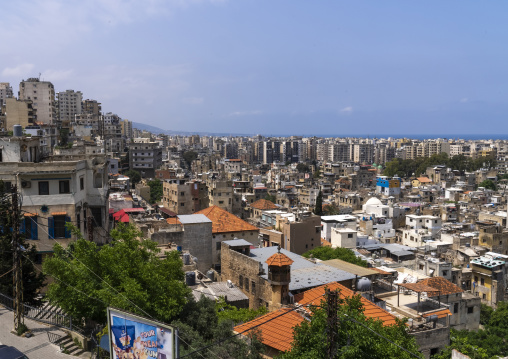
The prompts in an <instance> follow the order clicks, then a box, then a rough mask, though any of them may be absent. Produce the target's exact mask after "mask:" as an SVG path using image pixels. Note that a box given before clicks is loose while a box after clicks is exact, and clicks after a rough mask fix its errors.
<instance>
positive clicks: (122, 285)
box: [43, 224, 189, 323]
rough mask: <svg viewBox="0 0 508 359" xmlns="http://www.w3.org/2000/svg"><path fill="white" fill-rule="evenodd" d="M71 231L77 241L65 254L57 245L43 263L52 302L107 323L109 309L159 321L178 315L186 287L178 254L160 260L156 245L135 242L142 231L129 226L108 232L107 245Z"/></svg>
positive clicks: (73, 312) (186, 291) (82, 315)
mask: <svg viewBox="0 0 508 359" xmlns="http://www.w3.org/2000/svg"><path fill="white" fill-rule="evenodd" d="M72 230H73V232H74V234H75V235H76V236H78V239H77V240H76V241H75V242H73V243H71V244H70V245H69V247H68V250H64V248H63V247H62V246H61V245H59V244H56V245H55V246H54V252H55V253H54V256H53V257H51V258H48V259H47V260H45V261H44V263H43V268H44V271H45V272H46V273H48V274H49V275H50V276H52V277H54V278H55V282H54V283H51V284H50V285H49V289H48V292H47V295H48V298H49V300H50V302H52V303H55V304H58V305H59V306H60V307H61V308H63V309H64V310H65V311H66V312H68V313H69V314H71V315H72V316H74V317H77V318H89V319H92V320H94V321H96V322H99V323H105V322H106V308H107V307H108V306H112V307H116V308H120V309H125V310H128V311H131V312H133V313H136V314H139V315H142V316H146V315H147V314H148V315H150V316H151V317H153V318H155V319H158V320H160V321H163V322H168V321H170V320H171V319H173V318H175V317H176V316H177V315H178V314H179V313H180V311H181V308H182V306H183V305H184V304H185V303H186V300H187V295H188V293H189V289H188V287H187V286H186V285H185V284H184V282H183V279H184V272H183V270H182V261H181V260H180V257H179V254H178V252H176V251H174V252H170V253H168V255H167V257H166V258H164V259H160V258H158V257H157V254H158V253H159V250H158V248H157V243H156V242H153V241H150V240H139V237H141V235H142V233H141V232H139V231H137V230H136V229H135V227H134V226H133V225H130V224H129V225H124V224H120V225H119V226H118V227H117V228H116V229H114V230H112V231H111V233H110V235H111V237H112V241H111V243H110V244H109V245H104V246H101V247H98V246H97V245H96V244H95V243H93V242H89V241H86V240H84V239H83V238H82V237H81V235H80V232H79V230H78V229H76V228H75V227H74V228H73V229H72ZM133 303H134V304H135V305H134V304H133Z"/></svg>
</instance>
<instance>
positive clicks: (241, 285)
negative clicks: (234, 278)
mask: <svg viewBox="0 0 508 359" xmlns="http://www.w3.org/2000/svg"><path fill="white" fill-rule="evenodd" d="M238 286H239V287H240V288H242V287H243V275H241V274H240V277H239V278H238Z"/></svg>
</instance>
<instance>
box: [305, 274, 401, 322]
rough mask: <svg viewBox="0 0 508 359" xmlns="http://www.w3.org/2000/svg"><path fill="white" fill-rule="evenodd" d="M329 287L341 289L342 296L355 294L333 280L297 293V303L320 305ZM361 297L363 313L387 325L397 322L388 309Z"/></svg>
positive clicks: (349, 296) (346, 296) (347, 296)
mask: <svg viewBox="0 0 508 359" xmlns="http://www.w3.org/2000/svg"><path fill="white" fill-rule="evenodd" d="M327 287H328V289H330V290H336V289H338V290H339V291H340V297H341V298H351V297H352V296H353V295H354V292H353V291H352V290H351V289H348V288H346V287H344V286H343V285H342V284H339V283H337V282H332V283H328V284H325V285H322V286H320V287H316V288H313V289H309V290H306V291H305V292H302V293H299V294H295V303H299V304H300V305H309V304H313V305H319V304H320V303H321V300H323V298H324V295H325V289H326V288H327ZM316 298H317V299H316ZM360 299H361V301H362V304H363V308H364V311H363V313H364V314H365V316H366V317H367V318H374V319H380V320H382V321H383V325H385V326H388V325H393V324H395V317H394V316H393V315H392V314H390V313H388V312H387V311H386V310H384V309H382V308H380V307H378V306H377V305H375V304H374V303H372V302H371V301H369V300H367V299H365V298H363V297H361V298H360Z"/></svg>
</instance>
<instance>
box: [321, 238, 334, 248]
mask: <svg viewBox="0 0 508 359" xmlns="http://www.w3.org/2000/svg"><path fill="white" fill-rule="evenodd" d="M331 246H332V244H331V243H330V242H328V241H327V240H326V239H323V238H321V247H331Z"/></svg>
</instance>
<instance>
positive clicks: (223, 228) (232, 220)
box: [194, 206, 259, 234]
mask: <svg viewBox="0 0 508 359" xmlns="http://www.w3.org/2000/svg"><path fill="white" fill-rule="evenodd" d="M197 214H200V215H204V216H206V217H207V218H209V219H210V220H211V222H212V233H214V234H215V233H228V232H242V231H257V230H259V229H258V228H257V227H255V226H253V225H252V224H249V223H247V222H245V221H244V220H243V219H240V218H238V217H237V216H235V215H234V214H231V213H229V212H228V211H226V210H224V209H222V208H220V207H217V206H211V207H208V208H205V209H203V210H201V211H199V212H196V213H195V214H194V215H197Z"/></svg>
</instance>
